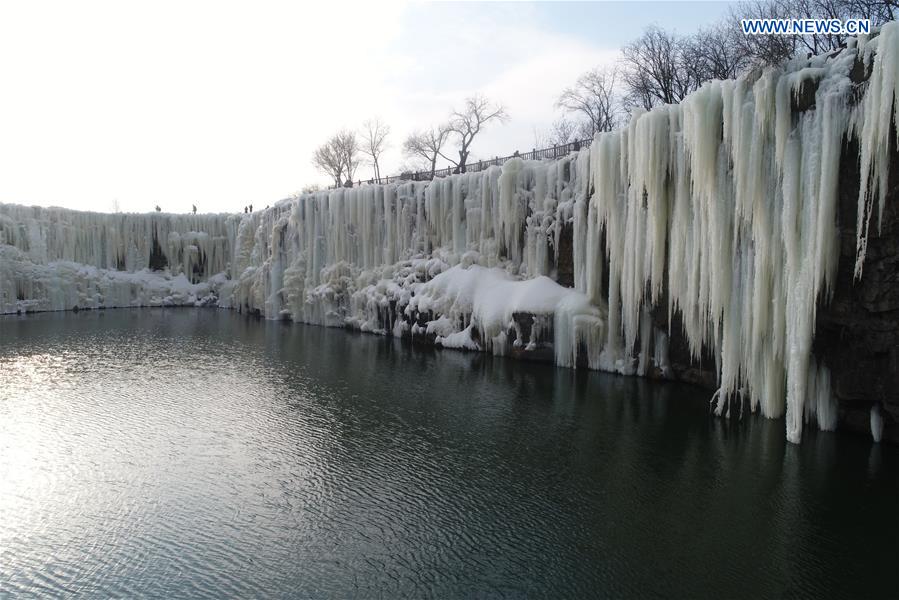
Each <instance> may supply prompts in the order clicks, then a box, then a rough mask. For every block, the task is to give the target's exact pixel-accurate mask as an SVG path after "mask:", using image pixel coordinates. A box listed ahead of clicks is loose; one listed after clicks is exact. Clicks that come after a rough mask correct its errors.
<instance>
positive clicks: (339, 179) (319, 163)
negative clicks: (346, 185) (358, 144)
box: [312, 137, 343, 187]
mask: <svg viewBox="0 0 899 600" xmlns="http://www.w3.org/2000/svg"><path fill="white" fill-rule="evenodd" d="M334 142H335V139H334V138H333V137H332V138H331V139H330V140H328V141H327V142H326V143H324V144H322V145H321V146H319V147H318V148H316V149H315V153H314V154H313V155H312V164H313V165H315V166H316V168H318V169H319V170H320V171H323V172H324V173H325V174H326V175H328V176H329V177H331V178H332V179H333V180H334V187H340V186H341V185H342V184H343V159H342V157H341V156H340V154H339V153H338V151H337V149H336V148H335V143H334Z"/></svg>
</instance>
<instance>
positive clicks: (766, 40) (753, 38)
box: [722, 0, 899, 67]
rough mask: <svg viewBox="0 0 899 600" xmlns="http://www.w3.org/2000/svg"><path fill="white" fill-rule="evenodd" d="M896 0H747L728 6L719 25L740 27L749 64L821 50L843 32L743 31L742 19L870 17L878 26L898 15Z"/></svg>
mask: <svg viewBox="0 0 899 600" xmlns="http://www.w3.org/2000/svg"><path fill="white" fill-rule="evenodd" d="M897 10H899V1H897V0H747V1H744V2H740V3H738V4H735V5H733V6H731V8H730V10H729V11H728V14H727V16H726V17H725V19H724V21H723V22H722V27H728V28H732V29H733V30H735V31H740V32H741V33H740V35H739V36H737V37H736V38H735V42H736V47H737V50H738V51H739V52H740V53H741V54H743V55H744V56H745V57H746V61H747V62H748V66H752V67H765V66H769V65H776V64H780V63H782V62H783V61H785V60H787V59H789V58H791V57H793V56H794V55H795V54H796V53H798V52H805V53H809V54H822V53H825V52H830V51H833V50H836V49H837V48H840V47H842V46H844V45H845V43H846V36H844V35H835V34H814V35H743V34H742V30H741V29H740V21H741V20H742V19H840V20H846V19H850V18H857V19H870V20H871V22H872V25H874V26H878V25H881V24H883V23H885V22H887V21H892V20H893V19H894V18H896V16H897Z"/></svg>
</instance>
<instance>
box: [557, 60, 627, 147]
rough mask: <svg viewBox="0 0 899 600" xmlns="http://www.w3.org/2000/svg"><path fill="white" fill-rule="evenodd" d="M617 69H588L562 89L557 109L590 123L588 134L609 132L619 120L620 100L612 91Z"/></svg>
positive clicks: (591, 135) (613, 90)
mask: <svg viewBox="0 0 899 600" xmlns="http://www.w3.org/2000/svg"><path fill="white" fill-rule="evenodd" d="M617 77H618V70H617V69H615V68H608V67H597V68H595V69H591V70H590V71H587V72H586V73H584V74H583V75H581V76H580V77H578V80H577V82H575V84H574V85H573V86H572V87H568V88H565V90H564V91H563V92H562V94H561V95H560V96H559V99H558V100H557V101H556V107H557V108H563V109H565V110H566V111H568V112H571V113H577V114H579V115H580V116H582V117H584V118H585V119H586V121H587V122H588V123H589V125H590V128H589V131H590V135H589V136H588V137H593V134H595V133H596V132H598V131H612V129H614V128H615V125H616V124H617V122H618V114H619V108H620V107H619V103H618V99H617V97H616V92H615V81H616V79H617Z"/></svg>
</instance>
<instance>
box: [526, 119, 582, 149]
mask: <svg viewBox="0 0 899 600" xmlns="http://www.w3.org/2000/svg"><path fill="white" fill-rule="evenodd" d="M583 129H587V130H588V131H590V132H591V133H592V131H593V129H592V124H588V123H586V122H583V123H578V122H576V121H573V120H571V119H566V118H565V117H561V118H559V119H556V120H555V121H553V124H552V125H551V126H550V127H549V129H548V130H545V131H543V132H542V133H541V132H538V131H536V130H535V131H534V148H548V147H549V146H562V145H564V144H568V143H571V142H573V141H574V140H575V138H576V137H578V135H579V133H580V132H581V131H583ZM588 137H589V136H588Z"/></svg>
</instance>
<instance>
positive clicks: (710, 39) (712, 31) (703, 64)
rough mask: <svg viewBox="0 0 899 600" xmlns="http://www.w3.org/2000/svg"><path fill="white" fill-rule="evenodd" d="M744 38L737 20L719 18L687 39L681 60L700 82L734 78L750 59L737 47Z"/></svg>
mask: <svg viewBox="0 0 899 600" xmlns="http://www.w3.org/2000/svg"><path fill="white" fill-rule="evenodd" d="M744 37H746V36H744V35H743V33H742V31H741V29H740V27H739V23H728V22H726V21H721V22H718V23H716V24H715V25H712V26H711V27H706V28H702V29H700V30H699V31H697V32H696V34H695V35H693V36H691V37H690V38H688V39H687V40H686V41H685V48H684V59H685V60H686V64H687V68H692V69H693V71H694V79H695V80H696V81H698V82H699V84H700V85H701V84H702V83H703V82H705V81H708V80H710V79H734V78H736V77H737V76H738V75H739V74H740V73H742V72H743V71H744V70H746V68H747V67H749V66H750V62H751V61H750V57H749V55H748V53H747V52H745V51H744V49H743V48H742V47H741V44H742V42H743V40H742V38H744ZM767 37H777V36H767Z"/></svg>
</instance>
